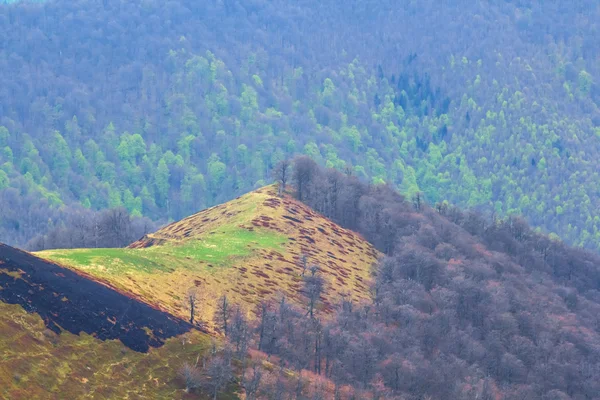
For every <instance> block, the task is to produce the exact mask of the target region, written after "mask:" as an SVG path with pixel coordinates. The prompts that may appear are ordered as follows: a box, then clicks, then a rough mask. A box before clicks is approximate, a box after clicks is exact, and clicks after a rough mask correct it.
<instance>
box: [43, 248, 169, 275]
mask: <svg viewBox="0 0 600 400" xmlns="http://www.w3.org/2000/svg"><path fill="white" fill-rule="evenodd" d="M42 255H43V257H44V258H48V259H51V260H55V261H57V262H59V263H61V262H62V263H66V264H69V265H78V266H86V267H90V266H93V265H96V266H102V267H103V269H105V270H106V272H110V273H122V272H127V271H133V270H135V271H140V272H146V273H152V272H155V271H157V270H158V271H167V270H168V268H167V266H166V265H164V264H162V263H160V262H156V261H153V260H152V259H150V258H148V257H145V255H144V254H143V253H142V252H140V251H136V250H134V249H75V250H56V251H49V252H47V253H46V252H45V253H44V254H42Z"/></svg>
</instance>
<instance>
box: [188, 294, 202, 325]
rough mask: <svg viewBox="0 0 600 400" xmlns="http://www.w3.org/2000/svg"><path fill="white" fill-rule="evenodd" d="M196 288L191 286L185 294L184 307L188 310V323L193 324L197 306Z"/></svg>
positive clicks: (197, 295)
mask: <svg viewBox="0 0 600 400" xmlns="http://www.w3.org/2000/svg"><path fill="white" fill-rule="evenodd" d="M198 297H199V293H198V288H197V287H196V286H192V287H191V288H189V289H188V290H187V292H186V294H185V308H186V309H187V310H188V311H189V312H190V324H192V325H194V319H195V317H196V312H197V308H198Z"/></svg>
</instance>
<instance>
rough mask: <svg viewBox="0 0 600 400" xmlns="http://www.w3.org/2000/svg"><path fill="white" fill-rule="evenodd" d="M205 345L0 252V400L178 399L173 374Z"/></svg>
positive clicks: (138, 307)
mask: <svg viewBox="0 0 600 400" xmlns="http://www.w3.org/2000/svg"><path fill="white" fill-rule="evenodd" d="M181 335H185V338H186V340H185V342H184V343H185V344H184V345H182V339H181ZM209 342H210V341H209V337H208V335H206V334H204V333H201V332H200V331H198V330H195V329H194V330H192V329H191V327H190V326H189V325H188V324H187V323H185V322H183V321H181V320H178V319H176V318H173V317H172V316H170V315H168V314H165V313H163V312H160V311H158V310H156V309H154V308H151V307H149V306H148V305H147V304H145V303H143V302H141V301H139V300H137V299H134V298H132V297H131V296H127V295H124V294H122V293H119V292H117V291H115V290H113V289H111V288H108V287H106V286H105V285H102V284H99V283H97V282H94V281H93V280H90V279H88V278H86V277H85V276H83V275H80V274H76V273H74V272H73V271H71V270H68V269H65V268H62V267H60V266H58V265H55V264H52V263H48V262H45V261H43V260H41V259H39V258H36V257H33V256H31V255H29V254H27V253H24V252H21V251H19V250H16V249H13V248H10V247H7V246H4V245H1V244H0V398H3V399H11V400H16V399H43V400H46V399H65V398H69V399H79V398H90V399H106V398H130V399H142V398H181V397H182V395H183V393H182V390H181V383H180V382H179V381H178V380H177V377H176V375H177V371H178V369H179V368H180V367H181V365H182V364H183V363H184V362H192V361H193V360H195V359H196V358H197V357H198V356H199V355H200V354H203V353H204V351H205V350H206V349H208V345H209Z"/></svg>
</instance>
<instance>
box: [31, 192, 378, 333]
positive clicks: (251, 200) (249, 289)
mask: <svg viewBox="0 0 600 400" xmlns="http://www.w3.org/2000/svg"><path fill="white" fill-rule="evenodd" d="M378 254H379V253H378V252H377V250H375V249H374V248H373V247H372V245H370V244H369V243H368V242H366V241H365V240H363V239H362V238H361V237H360V236H359V235H357V234H356V233H353V232H351V231H349V230H346V229H343V228H341V227H339V226H338V225H336V224H334V223H333V222H331V221H329V220H328V219H326V218H324V217H323V216H321V215H319V214H318V213H316V212H314V211H312V210H311V209H310V208H308V207H307V206H306V205H304V204H302V203H300V202H298V201H296V200H294V199H293V198H291V197H290V196H288V195H285V196H284V197H283V198H280V197H278V196H276V193H275V188H274V187H272V186H269V187H265V188H262V189H258V190H256V191H254V192H251V193H248V194H246V195H244V196H242V197H239V198H237V199H235V200H232V201H230V202H228V203H225V204H222V205H219V206H216V207H212V208H209V209H207V210H204V211H202V212H200V213H198V214H195V215H193V216H191V217H188V218H186V219H184V220H182V221H179V222H176V223H173V224H171V225H168V226H167V227H165V228H163V229H160V230H159V231H158V232H156V233H153V234H150V235H147V236H146V237H144V238H142V239H141V240H139V241H138V242H135V243H133V244H132V245H131V246H130V247H129V248H127V249H76V250H50V251H44V252H40V253H38V256H40V257H43V258H46V259H49V260H53V261H55V262H57V263H60V264H61V265H64V266H66V267H68V268H71V269H73V270H75V271H84V272H85V273H86V274H89V275H91V276H94V277H95V278H96V279H98V280H100V281H104V282H108V283H109V284H111V285H114V286H115V287H118V288H120V289H122V290H125V291H127V292H129V293H132V294H134V295H136V296H140V297H142V298H144V299H145V300H146V301H148V302H150V303H151V304H154V305H155V306H157V307H159V308H161V309H164V310H166V311H168V312H170V313H172V314H174V315H178V316H180V317H184V318H185V317H187V316H188V315H187V311H186V310H185V302H184V300H183V299H184V298H185V294H186V293H187V291H188V290H189V289H190V288H191V287H196V288H198V291H199V296H200V304H201V306H200V311H199V312H200V314H201V319H202V320H203V321H204V322H205V323H208V324H209V325H210V321H211V320H212V315H213V313H214V310H215V308H216V305H217V300H218V299H219V297H221V296H223V295H227V296H228V298H229V299H230V301H231V302H234V303H239V304H242V305H244V306H245V308H246V309H247V310H248V311H249V310H251V309H254V306H255V305H256V304H258V302H259V301H261V300H268V299H273V298H275V297H276V296H280V295H285V296H286V297H289V298H290V299H291V300H292V301H293V302H296V303H299V302H301V301H302V296H303V295H302V293H301V289H302V270H303V262H302V261H301V258H302V255H306V266H307V267H308V268H310V267H311V266H313V265H316V266H318V268H319V271H320V272H319V274H320V275H321V276H322V277H323V278H324V279H325V291H324V293H323V297H322V300H323V308H324V309H325V310H324V311H328V308H329V306H330V305H331V304H333V303H335V302H337V301H338V300H339V298H340V296H342V295H348V296H349V297H350V298H352V299H354V300H366V299H368V298H369V285H370V281H371V275H370V274H371V266H372V265H373V264H374V263H375V262H376V261H377V258H378ZM308 268H307V271H306V273H307V274H309V273H310V272H308Z"/></svg>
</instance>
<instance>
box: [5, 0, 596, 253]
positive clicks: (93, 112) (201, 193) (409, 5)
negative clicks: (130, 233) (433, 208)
mask: <svg viewBox="0 0 600 400" xmlns="http://www.w3.org/2000/svg"><path fill="white" fill-rule="evenodd" d="M599 23H600V6H599V5H598V4H597V2H596V1H592V0H582V1H578V2H576V3H566V2H560V1H555V0H552V1H541V0H532V1H508V0H506V1H505V0H486V1H481V2H472V1H462V0H456V1H452V2H442V3H440V2H437V1H433V0H426V1H419V2H415V1H409V2H401V3H398V2H396V1H358V0H351V1H344V2H340V1H334V0H332V1H321V2H316V1H314V0H301V1H294V2H292V1H283V0H277V1H261V0H223V1H202V2H198V1H189V0H173V1H169V2H161V1H155V0H143V1H141V0H139V1H138V0H134V1H121V0H103V1H100V0H75V1H69V2H63V1H54V0H51V1H46V2H41V3H38V2H28V1H21V2H14V3H12V4H3V5H0V71H2V74H0V240H1V241H4V242H8V243H11V244H16V245H20V246H25V245H26V244H27V242H29V241H31V240H32V239H35V240H36V241H37V242H36V243H38V246H39V243H40V242H39V240H40V238H39V237H38V236H39V235H44V234H47V233H49V232H50V231H52V230H53V229H61V228H62V227H64V226H66V225H67V224H68V220H69V219H70V218H71V219H72V217H71V216H70V214H72V213H77V212H81V209H82V208H85V209H88V210H90V211H91V212H96V211H99V210H104V209H107V208H119V207H124V208H125V209H126V210H127V212H128V213H129V214H130V215H131V216H133V217H141V216H144V217H147V218H149V219H152V220H154V221H156V220H160V219H179V218H181V217H184V216H186V215H189V214H191V213H193V212H196V211H198V210H200V209H202V208H204V207H206V206H210V205H214V204H217V203H219V202H222V201H225V200H228V199H231V198H233V197H235V196H236V195H239V194H241V193H244V192H247V191H248V190H250V189H252V188H254V187H258V186H261V185H263V184H265V183H268V182H269V180H270V174H271V170H272V168H273V167H274V166H275V165H276V163H277V162H278V161H280V160H282V159H285V158H289V157H291V156H293V155H295V154H305V155H308V156H310V157H312V158H313V159H314V160H316V161H317V162H318V163H319V164H320V165H322V166H327V167H332V168H336V169H338V170H345V169H347V170H351V171H352V173H353V174H354V175H355V176H357V177H359V178H360V179H361V180H363V181H365V182H371V183H387V184H389V185H391V186H393V187H396V188H398V189H399V190H400V192H402V193H404V194H405V195H407V196H409V198H411V197H412V196H414V195H415V194H417V193H419V194H420V195H422V196H423V199H424V200H425V201H426V202H427V203H429V204H435V203H437V202H443V201H447V202H448V203H449V204H455V205H458V206H460V207H463V208H469V209H477V210H480V211H483V212H486V213H487V214H488V215H491V214H494V215H497V216H500V217H506V216H509V215H523V216H524V217H525V218H526V220H527V221H528V222H529V223H530V224H531V225H532V226H533V227H535V228H536V229H539V230H541V231H543V232H546V233H549V234H552V235H553V236H558V237H560V238H562V239H564V240H566V241H567V242H568V243H570V244H573V245H576V246H584V247H587V248H590V249H596V250H597V249H598V246H600V245H599V243H600V240H599V239H600V232H599V231H598V229H599V228H600V216H598V215H596V210H597V209H598V208H599V206H600V203H599V202H600V197H599V196H598V195H599V193H598V188H599V187H600V176H599V175H598V168H597V162H596V160H597V158H598V154H600V113H599V109H598V106H599V104H600V82H599V79H600V69H599V68H600V67H599V65H600V63H599V57H600V28H599Z"/></svg>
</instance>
